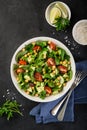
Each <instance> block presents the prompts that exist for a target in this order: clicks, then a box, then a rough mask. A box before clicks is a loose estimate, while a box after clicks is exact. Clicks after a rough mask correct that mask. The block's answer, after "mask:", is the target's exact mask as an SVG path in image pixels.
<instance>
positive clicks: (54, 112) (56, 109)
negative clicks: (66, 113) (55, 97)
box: [51, 96, 67, 116]
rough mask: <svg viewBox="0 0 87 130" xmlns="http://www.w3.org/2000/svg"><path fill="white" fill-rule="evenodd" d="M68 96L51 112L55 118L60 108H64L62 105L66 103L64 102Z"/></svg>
mask: <svg viewBox="0 0 87 130" xmlns="http://www.w3.org/2000/svg"><path fill="white" fill-rule="evenodd" d="M66 98H67V96H65V97H64V98H63V99H62V100H61V101H60V102H59V103H58V104H57V105H56V106H55V107H54V108H53V109H52V110H51V114H52V115H53V116H55V115H56V114H57V112H58V111H59V109H60V107H61V106H62V104H63V103H64V101H65V100H66Z"/></svg>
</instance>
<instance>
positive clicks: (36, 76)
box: [34, 72, 42, 81]
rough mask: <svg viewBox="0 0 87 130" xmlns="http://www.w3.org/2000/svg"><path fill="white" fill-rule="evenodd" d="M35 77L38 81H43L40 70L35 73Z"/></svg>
mask: <svg viewBox="0 0 87 130" xmlns="http://www.w3.org/2000/svg"><path fill="white" fill-rule="evenodd" d="M34 77H35V79H36V80H37V81H42V75H41V74H40V73H39V72H36V73H35V74H34Z"/></svg>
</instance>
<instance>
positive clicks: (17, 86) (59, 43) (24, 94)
mask: <svg viewBox="0 0 87 130" xmlns="http://www.w3.org/2000/svg"><path fill="white" fill-rule="evenodd" d="M37 40H43V41H52V42H54V43H55V44H57V45H58V46H59V47H61V48H63V49H64V50H65V51H66V52H67V54H68V55H69V56H70V61H71V67H72V71H73V77H72V79H71V80H70V81H69V82H68V83H67V85H66V87H64V88H63V91H62V92H60V93H58V94H56V95H52V96H49V97H46V98H45V99H44V100H43V99H40V98H39V97H35V96H30V95H27V94H26V93H25V92H24V91H23V90H22V89H21V88H20V87H19V85H18V83H17V80H16V78H15V75H14V72H13V64H15V63H16V61H15V56H16V54H17V53H18V52H19V51H20V50H21V49H22V48H23V47H25V45H27V44H29V43H31V42H35V41H37ZM75 72H76V68H75V61H74V58H73V56H72V54H71V52H70V51H69V49H68V48H67V47H66V46H65V45H64V44H63V43H61V42H60V41H58V40H56V39H54V38H50V37H35V38H32V39H30V40H28V41H26V42H24V43H23V44H21V45H20V46H19V47H18V49H17V50H16V51H15V53H14V55H13V57H12V60H11V66H10V73H11V78H12V81H13V84H14V86H15V87H16V89H17V90H18V91H19V93H21V94H22V95H23V96H24V97H26V98H28V99H30V100H32V101H36V102H49V101H53V100H56V99H58V98H60V97H61V96H63V95H64V94H65V93H66V92H67V91H68V90H69V88H70V87H71V85H72V83H73V81H74V78H75Z"/></svg>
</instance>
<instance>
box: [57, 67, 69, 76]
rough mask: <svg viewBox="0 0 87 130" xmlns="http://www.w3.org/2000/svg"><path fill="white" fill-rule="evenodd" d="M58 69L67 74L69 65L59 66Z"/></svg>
mask: <svg viewBox="0 0 87 130" xmlns="http://www.w3.org/2000/svg"><path fill="white" fill-rule="evenodd" d="M58 69H59V71H60V72H61V73H62V74H65V73H66V72H67V67H65V66H63V65H60V66H58Z"/></svg>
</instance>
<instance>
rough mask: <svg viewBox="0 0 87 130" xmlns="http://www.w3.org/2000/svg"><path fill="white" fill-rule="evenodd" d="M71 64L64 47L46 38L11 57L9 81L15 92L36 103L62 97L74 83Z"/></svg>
mask: <svg viewBox="0 0 87 130" xmlns="http://www.w3.org/2000/svg"><path fill="white" fill-rule="evenodd" d="M74 76H75V62H74V59H73V56H72V54H71V52H70V51H69V50H68V48H67V47H65V45H63V44H62V43H61V42H59V41H58V40H56V39H53V38H49V37H37V38H33V39H30V40H28V41H27V42H25V43H23V44H22V45H21V46H20V47H19V48H18V49H17V51H16V52H15V54H14V55H13V58H12V61H11V78H12V81H13V83H14V85H15V87H16V88H17V90H18V91H19V92H20V93H21V94H22V95H23V96H25V97H27V98H28V99H31V100H33V101H37V102H47V101H53V100H55V99H57V98H59V97H61V96H63V95H64V94H65V93H66V92H67V91H68V89H69V88H70V86H71V84H72V83H73V81H74Z"/></svg>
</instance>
